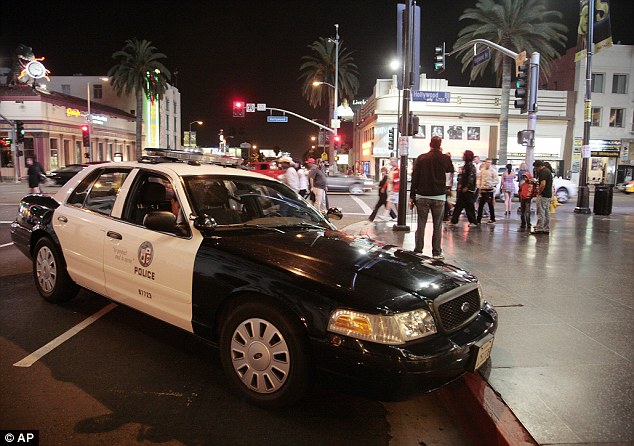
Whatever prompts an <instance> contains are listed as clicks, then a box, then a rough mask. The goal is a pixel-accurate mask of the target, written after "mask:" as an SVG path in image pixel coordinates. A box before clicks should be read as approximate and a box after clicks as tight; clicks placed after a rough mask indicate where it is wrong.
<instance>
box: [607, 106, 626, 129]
mask: <svg viewBox="0 0 634 446" xmlns="http://www.w3.org/2000/svg"><path fill="white" fill-rule="evenodd" d="M624 115H625V109H623V108H611V109H610V127H623V117H624Z"/></svg>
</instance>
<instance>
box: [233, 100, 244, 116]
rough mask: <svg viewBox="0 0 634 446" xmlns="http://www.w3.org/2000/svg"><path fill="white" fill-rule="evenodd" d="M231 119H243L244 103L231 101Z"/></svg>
mask: <svg viewBox="0 0 634 446" xmlns="http://www.w3.org/2000/svg"><path fill="white" fill-rule="evenodd" d="M233 117H234V118H244V102H242V101H233Z"/></svg>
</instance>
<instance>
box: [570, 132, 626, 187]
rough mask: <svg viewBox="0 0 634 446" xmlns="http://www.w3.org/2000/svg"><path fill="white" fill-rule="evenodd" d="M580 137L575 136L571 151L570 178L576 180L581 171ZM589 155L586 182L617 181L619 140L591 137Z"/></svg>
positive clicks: (606, 182) (607, 182) (609, 182)
mask: <svg viewBox="0 0 634 446" xmlns="http://www.w3.org/2000/svg"><path fill="white" fill-rule="evenodd" d="M582 142H583V140H582V138H575V141H574V147H573V151H572V169H571V170H572V178H571V179H572V180H573V182H575V181H576V182H578V178H579V174H580V172H581V163H582V155H581V146H582ZM589 145H590V150H591V152H590V155H591V157H590V158H589V159H588V171H587V176H586V179H587V183H588V184H589V185H590V184H600V183H603V184H611V185H616V183H617V169H618V164H619V159H620V157H621V140H608V139H591V140H590V144H589Z"/></svg>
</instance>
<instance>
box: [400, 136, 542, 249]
mask: <svg viewBox="0 0 634 446" xmlns="http://www.w3.org/2000/svg"><path fill="white" fill-rule="evenodd" d="M441 143H442V139H441V138H440V137H438V136H434V137H432V139H431V142H430V143H429V146H430V151H429V152H428V153H425V154H422V155H420V156H419V157H418V158H416V161H415V162H414V167H413V170H412V187H411V190H410V203H409V205H410V209H413V208H414V206H415V207H416V210H417V214H418V226H417V228H416V233H415V238H414V240H415V244H414V252H416V253H422V251H423V247H424V240H425V227H426V225H427V219H428V215H429V213H430V212H431V215H432V224H433V234H432V257H433V258H434V259H437V260H442V259H444V255H443V253H442V220H443V214H444V209H445V207H446V206H447V201H446V200H447V195H448V192H449V191H450V188H451V186H448V185H449V184H452V181H453V174H454V167H453V163H452V162H451V158H450V157H449V156H448V155H446V154H443V153H442V147H441ZM462 159H463V161H464V165H463V166H462V167H461V168H460V171H459V175H458V180H457V190H456V204H455V207H454V209H453V213H452V216H451V221H450V222H449V223H448V225H449V226H455V225H456V224H457V223H458V219H459V217H460V214H461V213H462V211H463V210H464V211H465V213H466V215H467V220H468V221H469V227H478V226H480V224H481V222H482V218H483V214H484V208H485V206H487V207H488V211H489V220H488V221H487V223H488V224H495V223H496V220H495V206H494V204H495V201H494V200H495V187H496V186H497V184H498V181H499V180H498V174H497V172H496V171H495V169H494V168H493V167H492V164H491V160H485V161H484V162H483V163H482V164H481V166H480V168H479V169H478V167H477V166H476V164H475V161H476V159H477V157H476V156H474V153H473V152H472V151H471V150H465V151H464V153H463V156H462ZM533 167H534V169H535V172H536V179H535V180H534V179H533V178H532V175H531V173H530V172H529V171H528V169H527V168H526V164H525V163H522V165H520V169H519V172H518V173H517V174H516V173H515V172H513V166H512V165H511V164H507V165H506V171H505V172H504V173H503V174H502V182H501V184H500V191H501V192H502V194H503V195H504V215H505V217H507V216H510V215H511V203H512V201H511V200H512V198H513V196H514V195H515V178H516V175H520V178H519V190H518V194H519V197H520V218H521V225H520V229H521V230H530V226H531V224H530V208H531V201H532V199H533V198H535V202H536V206H537V222H536V224H535V227H534V228H533V231H532V232H531V234H535V235H537V234H548V233H549V232H550V202H551V200H552V196H553V175H552V168H551V167H550V165H549V164H548V163H547V162H544V161H541V160H538V161H535V163H534V164H533ZM447 189H449V191H448V190H447ZM476 199H477V201H478V211H477V215H476V211H475V202H476Z"/></svg>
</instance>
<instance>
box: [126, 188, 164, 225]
mask: <svg viewBox="0 0 634 446" xmlns="http://www.w3.org/2000/svg"><path fill="white" fill-rule="evenodd" d="M154 211H171V204H170V202H169V201H168V200H167V193H166V189H165V186H163V184H161V183H157V182H153V181H148V182H146V183H144V184H143V186H141V190H140V191H139V199H138V201H137V205H136V209H135V214H134V221H135V222H136V223H137V224H140V225H142V224H143V219H144V218H145V216H146V215H147V214H149V213H150V212H154Z"/></svg>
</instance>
